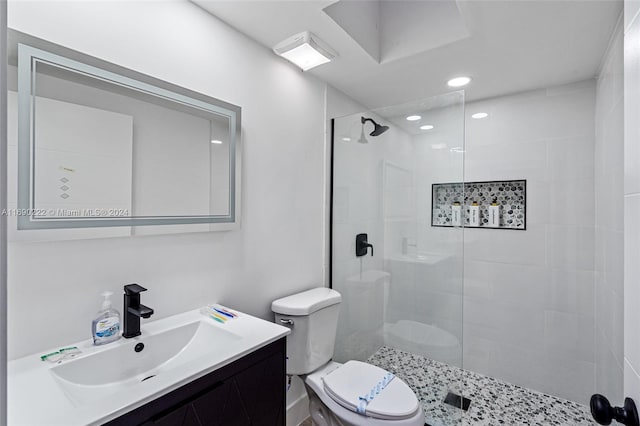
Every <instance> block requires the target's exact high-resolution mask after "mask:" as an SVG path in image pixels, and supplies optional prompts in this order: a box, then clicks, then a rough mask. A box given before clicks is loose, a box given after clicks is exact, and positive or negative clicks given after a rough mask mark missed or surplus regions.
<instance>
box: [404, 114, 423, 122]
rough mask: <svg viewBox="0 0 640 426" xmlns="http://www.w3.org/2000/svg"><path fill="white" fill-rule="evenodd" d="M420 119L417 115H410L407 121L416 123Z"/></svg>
mask: <svg viewBox="0 0 640 426" xmlns="http://www.w3.org/2000/svg"><path fill="white" fill-rule="evenodd" d="M421 118H422V117H421V116H419V115H410V116H408V117H407V121H418V120H420V119H421Z"/></svg>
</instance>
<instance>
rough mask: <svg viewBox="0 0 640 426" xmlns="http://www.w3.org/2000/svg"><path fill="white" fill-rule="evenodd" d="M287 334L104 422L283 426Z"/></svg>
mask: <svg viewBox="0 0 640 426" xmlns="http://www.w3.org/2000/svg"><path fill="white" fill-rule="evenodd" d="M285 345H286V339H285V338H282V339H280V340H278V341H275V342H273V343H270V344H269V345H267V346H265V347H264V348H261V349H258V350H256V351H255V352H252V353H250V354H249V355H246V356H244V357H243V358H240V359H239V360H237V361H234V362H233V363H231V364H229V365H227V366H225V367H222V368H220V369H218V370H216V371H213V372H211V373H209V374H207V375H206V376H203V377H201V378H199V379H197V380H195V381H193V382H191V383H189V384H187V385H185V386H183V387H181V388H179V389H176V390H174V391H172V392H170V393H168V394H166V395H164V396H162V397H160V398H158V399H156V400H154V401H151V402H149V403H148V404H145V405H143V406H142V407H138V408H136V409H134V410H133V411H131V412H129V413H127V414H124V415H122V416H121V417H118V418H117V419H115V420H112V421H110V422H108V423H106V424H107V425H109V426H116V425H117V426H133V425H142V426H282V425H284V424H285V393H286V388H285V379H286V375H285V362H286V361H285V359H286V358H285V357H286V355H285V354H286V347H285Z"/></svg>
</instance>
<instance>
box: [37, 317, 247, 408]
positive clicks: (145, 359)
mask: <svg viewBox="0 0 640 426" xmlns="http://www.w3.org/2000/svg"><path fill="white" fill-rule="evenodd" d="M239 339H241V337H240V336H238V335H236V334H233V333H230V332H228V331H226V330H223V329H221V328H219V327H215V326H213V324H208V323H206V322H201V321H198V322H192V323H190V324H186V325H182V326H179V327H176V328H172V329H168V330H165V331H163V332H159V333H157V334H152V335H148V336H144V335H143V336H140V338H138V339H136V340H134V341H126V340H125V341H124V344H121V345H119V346H116V347H113V348H109V347H105V350H104V351H101V352H96V353H93V354H90V355H87V356H84V357H80V358H76V359H73V360H70V361H67V362H63V363H61V364H59V365H56V366H55V367H53V368H51V370H50V371H51V374H53V375H54V376H55V377H56V379H58V381H59V383H60V386H61V387H62V388H63V390H64V392H65V393H66V394H67V396H68V397H69V398H70V399H71V401H72V402H73V403H74V404H76V405H78V404H84V403H87V402H89V401H91V400H97V399H100V398H104V397H105V396H107V395H109V394H111V393H115V392H117V391H124V390H126V388H127V387H130V386H136V385H138V384H139V383H142V382H143V381H146V380H150V379H152V378H155V377H157V376H158V375H159V374H162V373H163V372H164V371H167V370H170V369H173V368H176V367H178V366H179V365H181V364H183V363H185V362H188V361H189V360H191V359H193V358H194V357H201V356H203V355H207V354H211V353H213V352H214V351H215V349H216V346H217V345H228V344H229V343H231V342H233V341H234V340H239ZM140 343H142V344H143V345H144V348H143V349H142V350H141V351H140V352H136V351H135V347H136V346H137V345H139V344H140ZM214 343H215V344H214Z"/></svg>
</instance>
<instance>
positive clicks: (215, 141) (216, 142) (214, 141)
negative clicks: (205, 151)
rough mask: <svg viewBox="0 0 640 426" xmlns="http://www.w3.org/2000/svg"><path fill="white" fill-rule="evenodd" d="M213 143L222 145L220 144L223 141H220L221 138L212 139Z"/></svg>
mask: <svg viewBox="0 0 640 426" xmlns="http://www.w3.org/2000/svg"><path fill="white" fill-rule="evenodd" d="M211 143H214V144H216V145H220V144H221V143H222V141H219V140H217V139H214V140H212V141H211Z"/></svg>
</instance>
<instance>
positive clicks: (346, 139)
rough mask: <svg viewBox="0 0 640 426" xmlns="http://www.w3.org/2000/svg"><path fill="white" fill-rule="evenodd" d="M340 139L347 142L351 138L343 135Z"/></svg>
mask: <svg viewBox="0 0 640 426" xmlns="http://www.w3.org/2000/svg"><path fill="white" fill-rule="evenodd" d="M342 140H343V141H345V142H349V141H350V140H351V138H347V137H344V138H342Z"/></svg>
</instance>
